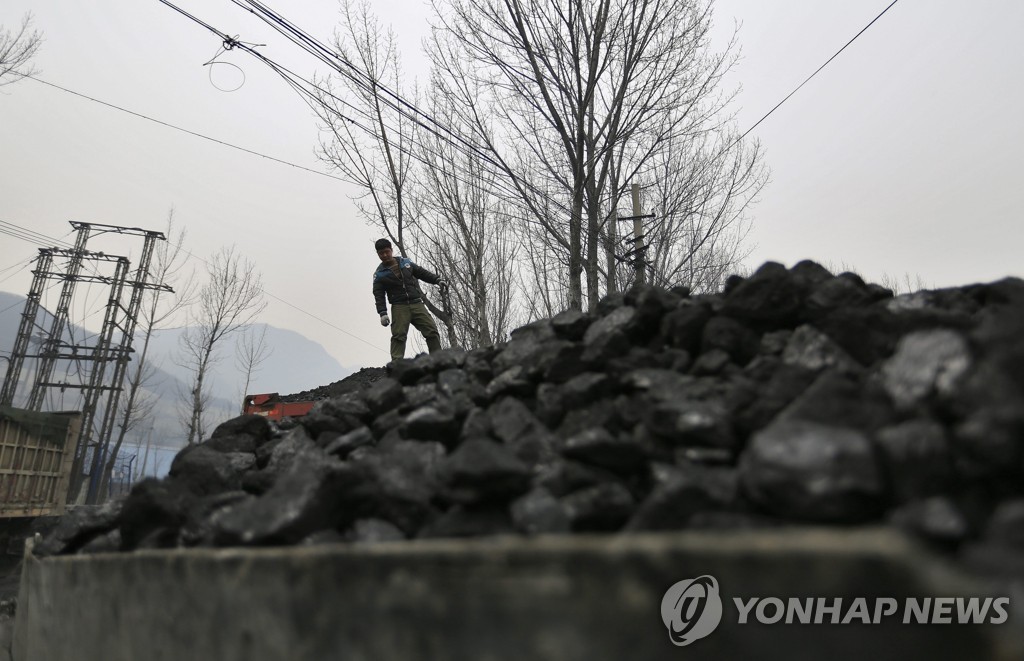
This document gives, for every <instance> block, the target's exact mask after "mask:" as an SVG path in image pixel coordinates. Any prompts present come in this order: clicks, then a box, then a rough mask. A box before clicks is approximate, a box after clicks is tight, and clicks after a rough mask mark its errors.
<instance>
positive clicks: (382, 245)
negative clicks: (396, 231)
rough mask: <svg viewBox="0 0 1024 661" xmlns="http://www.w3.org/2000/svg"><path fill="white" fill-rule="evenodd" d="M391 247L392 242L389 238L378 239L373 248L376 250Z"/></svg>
mask: <svg viewBox="0 0 1024 661" xmlns="http://www.w3.org/2000/svg"><path fill="white" fill-rule="evenodd" d="M390 247H391V242H390V241H388V240H387V239H377V243H375V244H373V249H374V250H384V249H385V248H390Z"/></svg>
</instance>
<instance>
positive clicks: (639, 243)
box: [633, 183, 647, 285]
mask: <svg viewBox="0 0 1024 661" xmlns="http://www.w3.org/2000/svg"><path fill="white" fill-rule="evenodd" d="M643 214H644V210H643V207H641V206H640V184H637V183H634V184H633V242H634V245H633V249H634V250H636V262H635V268H636V282H637V284H640V285H642V284H645V283H646V281H647V279H646V277H645V272H644V271H645V269H644V257H645V246H644V224H643Z"/></svg>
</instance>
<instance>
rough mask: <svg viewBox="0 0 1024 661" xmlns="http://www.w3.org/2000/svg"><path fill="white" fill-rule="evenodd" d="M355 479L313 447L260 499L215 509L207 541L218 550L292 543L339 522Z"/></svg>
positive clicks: (307, 449)
mask: <svg viewBox="0 0 1024 661" xmlns="http://www.w3.org/2000/svg"><path fill="white" fill-rule="evenodd" d="M358 479H359V476H358V475H357V474H356V472H355V471H354V470H353V469H352V467H351V466H348V465H346V464H344V463H342V462H340V461H338V460H337V459H334V458H333V457H328V456H327V455H325V454H324V453H323V452H321V451H319V450H318V449H316V448H313V447H307V448H305V449H304V450H302V451H300V452H299V453H298V454H297V455H296V456H295V458H294V459H293V461H292V462H291V465H290V467H289V469H288V471H287V472H285V473H284V474H283V475H282V476H281V477H280V478H279V479H278V480H277V482H275V483H274V486H273V487H272V488H271V489H270V490H269V491H267V492H266V493H265V494H263V495H262V496H260V497H258V498H249V499H245V500H242V501H241V502H239V503H238V504H236V505H234V506H229V507H226V508H223V509H221V510H218V511H217V512H216V513H215V514H214V516H213V521H212V528H213V529H212V531H211V533H210V542H211V543H212V544H214V545H217V546H235V545H269V544H293V543H295V542H298V541H299V540H301V539H302V538H304V537H306V536H308V535H309V534H311V533H313V532H316V531H318V530H326V529H330V528H334V527H335V526H337V525H339V524H340V523H341V521H342V513H343V512H342V510H341V506H342V504H343V503H344V499H343V494H344V493H345V492H346V490H351V489H353V488H354V484H355V482H356V481H357V480H358Z"/></svg>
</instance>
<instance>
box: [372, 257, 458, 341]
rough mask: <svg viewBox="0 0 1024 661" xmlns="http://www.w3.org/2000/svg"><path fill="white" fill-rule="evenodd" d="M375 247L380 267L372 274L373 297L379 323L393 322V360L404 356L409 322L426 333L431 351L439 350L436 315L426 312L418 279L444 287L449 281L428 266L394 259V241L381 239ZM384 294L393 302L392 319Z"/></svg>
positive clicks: (407, 259) (387, 323) (425, 337)
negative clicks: (392, 246) (427, 267)
mask: <svg viewBox="0 0 1024 661" xmlns="http://www.w3.org/2000/svg"><path fill="white" fill-rule="evenodd" d="M374 248H376V249H377V256H378V257H380V266H378V267H377V270H376V271H374V273H373V297H374V299H376V302H377V314H379V315H380V325H381V326H387V325H389V324H390V325H391V360H398V359H399V358H404V357H405V340H406V337H407V336H408V333H409V324H412V325H413V326H415V327H416V330H418V331H419V332H420V333H422V334H423V339H425V340H426V341H427V349H428V350H429V351H430V353H434V352H435V351H440V350H441V335H440V334H439V333H438V332H437V324H435V323H434V318H433V317H431V316H430V313H429V312H427V306H426V305H424V303H423V292H422V291H420V284H419V281H420V280H423V281H424V282H427V283H430V284H432V285H437V286H438V287H440V288H441V289H444V288H445V287H447V286H448V283H447V282H445V281H444V280H443V279H441V278H440V277H438V276H436V275H434V274H433V273H431V272H430V271H428V270H426V269H425V268H423V267H421V266H417V265H416V264H414V263H413V262H412V260H411V259H409V258H407V257H398V258H395V256H394V254H393V253H392V251H391V242H390V241H388V240H387V239H378V240H377V242H376V243H375V244H374ZM385 293H387V296H388V300H389V301H390V302H391V316H392V317H394V319H393V320H392V319H390V318H389V317H388V312H387V307H385V305H384V294H385ZM392 321H393V322H394V323H392Z"/></svg>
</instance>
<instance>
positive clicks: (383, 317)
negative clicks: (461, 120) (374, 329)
mask: <svg viewBox="0 0 1024 661" xmlns="http://www.w3.org/2000/svg"><path fill="white" fill-rule="evenodd" d="M380 325H381V326H389V325H391V320H390V319H388V316H387V315H386V314H382V315H381V316H380Z"/></svg>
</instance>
